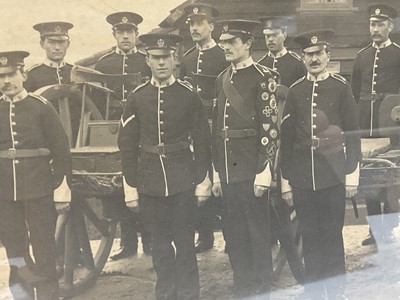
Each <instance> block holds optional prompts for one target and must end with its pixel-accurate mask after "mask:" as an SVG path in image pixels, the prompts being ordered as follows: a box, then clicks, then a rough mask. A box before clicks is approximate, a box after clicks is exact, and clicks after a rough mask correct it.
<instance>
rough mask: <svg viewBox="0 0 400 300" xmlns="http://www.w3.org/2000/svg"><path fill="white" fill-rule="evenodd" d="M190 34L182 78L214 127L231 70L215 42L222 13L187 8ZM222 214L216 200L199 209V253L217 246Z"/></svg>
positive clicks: (208, 8)
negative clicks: (222, 82)
mask: <svg viewBox="0 0 400 300" xmlns="http://www.w3.org/2000/svg"><path fill="white" fill-rule="evenodd" d="M185 12H186V13H187V14H188V19H187V22H188V23H189V27H190V34H191V35H192V39H193V41H194V42H195V43H196V46H195V47H193V48H191V49H190V50H188V51H187V52H186V53H185V54H184V56H183V59H182V62H181V69H180V78H181V79H186V78H188V77H189V78H190V80H189V81H191V82H192V83H193V85H194V89H195V91H197V93H198V94H199V96H200V98H201V101H202V102H203V106H204V109H205V111H206V113H207V118H208V122H209V123H210V125H211V122H212V112H213V106H214V102H215V99H216V95H215V80H216V79H217V76H218V75H219V74H220V73H221V72H222V71H223V70H225V69H226V68H227V67H228V63H227V62H226V60H225V55H224V50H222V49H221V47H219V46H218V45H217V43H216V42H215V41H214V40H213V38H212V32H213V31H214V26H215V23H214V22H215V21H214V18H216V17H217V16H218V14H219V13H218V10H217V9H216V8H214V7H213V6H211V5H208V4H202V3H196V4H192V5H189V6H186V7H185ZM216 213H218V208H217V202H216V199H215V198H211V199H209V200H208V201H207V202H206V203H205V204H204V205H203V206H202V207H199V208H198V218H197V222H198V225H197V231H198V233H199V237H198V239H197V242H196V253H200V252H203V251H206V250H208V249H211V248H212V247H213V245H214V232H213V229H212V225H213V224H212V222H213V218H215V216H216Z"/></svg>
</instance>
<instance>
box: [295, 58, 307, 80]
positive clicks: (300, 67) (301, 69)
mask: <svg viewBox="0 0 400 300" xmlns="http://www.w3.org/2000/svg"><path fill="white" fill-rule="evenodd" d="M296 72H297V79H300V78H302V77H304V76H306V74H307V68H306V66H305V65H304V63H303V62H302V61H299V63H298V64H297V68H296Z"/></svg>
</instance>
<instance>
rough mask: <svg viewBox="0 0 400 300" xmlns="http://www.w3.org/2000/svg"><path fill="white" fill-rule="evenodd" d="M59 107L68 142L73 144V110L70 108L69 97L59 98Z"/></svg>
mask: <svg viewBox="0 0 400 300" xmlns="http://www.w3.org/2000/svg"><path fill="white" fill-rule="evenodd" d="M58 109H59V113H60V120H61V124H62V126H63V127H64V130H65V133H66V135H67V138H68V143H69V145H70V147H71V145H72V125H71V112H70V110H69V99H68V98H67V97H64V98H59V99H58Z"/></svg>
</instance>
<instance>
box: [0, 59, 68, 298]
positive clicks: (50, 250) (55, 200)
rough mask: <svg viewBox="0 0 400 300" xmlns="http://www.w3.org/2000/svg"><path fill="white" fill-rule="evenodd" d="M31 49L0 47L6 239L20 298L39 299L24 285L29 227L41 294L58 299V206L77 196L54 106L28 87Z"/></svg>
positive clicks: (2, 232)
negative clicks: (26, 64)
mask: <svg viewBox="0 0 400 300" xmlns="http://www.w3.org/2000/svg"><path fill="white" fill-rule="evenodd" d="M28 55H29V53H28V52H24V51H14V52H2V53H0V91H1V93H2V94H3V96H2V98H1V99H0V120H1V121H0V173H1V175H2V178H1V180H0V202H1V210H0V239H1V241H2V243H3V244H4V246H5V248H6V252H7V257H8V260H9V264H10V281H9V283H10V289H11V291H12V293H13V295H14V297H15V299H34V296H33V291H32V290H30V289H26V290H24V289H23V288H22V285H21V281H23V277H22V278H21V276H20V275H21V274H20V270H21V269H22V268H24V267H26V263H27V260H26V258H25V257H26V247H25V242H26V240H25V237H26V231H27V229H28V230H29V236H30V242H31V244H32V249H33V255H34V258H35V266H34V268H32V270H33V271H34V272H36V273H37V274H38V275H40V276H41V277H43V278H44V280H43V281H40V282H38V283H37V284H36V288H37V299H46V300H48V299H53V300H56V299H58V293H59V292H58V280H57V276H56V263H55V256H56V251H55V240H54V234H55V225H56V208H57V209H63V208H67V207H68V206H69V202H70V200H71V190H70V188H69V184H70V180H71V178H70V176H71V156H70V152H69V145H68V141H67V137H66V135H65V132H64V129H63V127H62V125H61V123H60V120H59V118H58V115H57V112H56V111H55V110H54V108H53V106H52V105H51V104H50V103H49V102H48V101H47V100H46V99H44V98H42V97H40V96H36V95H34V94H28V92H27V91H26V90H25V89H24V88H23V82H24V81H25V80H26V78H27V75H26V73H25V72H24V70H23V66H24V63H23V61H24V58H25V57H26V56H28ZM26 224H27V225H26ZM27 226H28V228H27Z"/></svg>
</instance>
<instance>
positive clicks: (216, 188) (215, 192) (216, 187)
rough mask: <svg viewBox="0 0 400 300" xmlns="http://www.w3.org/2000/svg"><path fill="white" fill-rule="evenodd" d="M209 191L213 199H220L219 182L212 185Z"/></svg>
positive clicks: (220, 189)
mask: <svg viewBox="0 0 400 300" xmlns="http://www.w3.org/2000/svg"><path fill="white" fill-rule="evenodd" d="M211 190H212V193H213V195H214V197H222V186H221V183H219V182H217V183H214V184H213V186H212V189H211Z"/></svg>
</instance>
